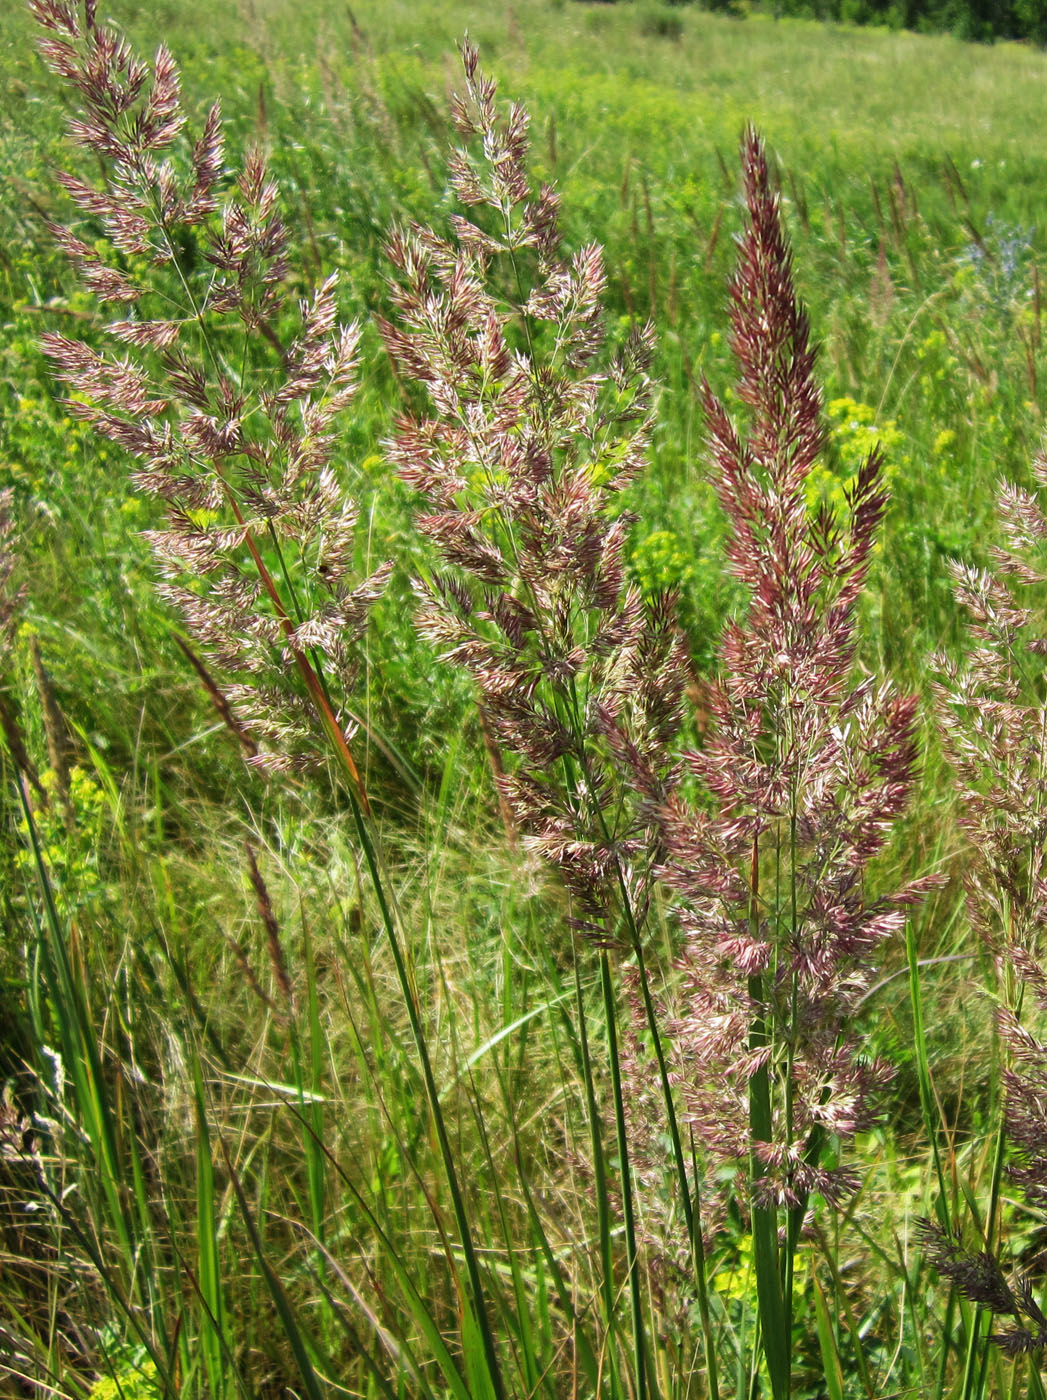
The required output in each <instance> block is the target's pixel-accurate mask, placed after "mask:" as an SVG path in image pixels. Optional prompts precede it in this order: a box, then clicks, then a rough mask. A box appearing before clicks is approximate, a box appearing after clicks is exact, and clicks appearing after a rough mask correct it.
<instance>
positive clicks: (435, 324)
mask: <svg viewBox="0 0 1047 1400" xmlns="http://www.w3.org/2000/svg"><path fill="white" fill-rule="evenodd" d="M463 55H464V63H465V80H466V83H465V93H464V95H463V96H461V97H458V98H456V99H455V104H454V118H455V122H456V125H457V127H458V130H459V132H460V133H461V134H462V135H463V136H464V137H466V138H476V139H477V142H478V144H479V145H480V146H481V148H482V153H481V154H475V155H474V154H473V153H472V152H471V151H470V150H469V149H463V150H461V151H458V152H457V153H456V154H455V156H454V158H453V160H452V165H451V172H452V174H451V178H452V183H453V185H454V188H455V190H456V191H457V193H458V195H459V198H460V199H461V200H462V202H463V204H464V205H465V206H466V207H467V208H468V209H469V211H470V214H472V215H473V218H469V219H467V218H465V217H463V216H460V215H458V216H455V217H454V219H453V221H452V222H453V232H454V236H453V238H452V239H451V240H447V239H444V238H441V237H439V236H437V235H436V234H435V233H433V232H431V231H429V230H426V229H421V228H413V229H407V230H404V231H402V232H401V233H399V234H398V235H397V236H396V237H395V238H394V240H393V242H392V245H391V254H392V258H393V262H394V264H395V266H396V269H397V273H398V280H397V282H396V285H395V287H394V290H393V298H394V303H395V306H396V311H397V321H396V324H395V325H387V326H386V327H385V334H386V340H387V343H388V345H389V348H390V351H391V353H392V355H393V357H394V359H395V360H396V362H397V364H398V365H399V367H400V369H401V371H402V372H403V373H404V375H405V376H407V377H409V378H410V379H412V380H413V381H415V382H416V383H417V384H419V385H420V386H422V388H424V390H425V391H426V394H427V396H428V398H429V400H430V404H431V413H430V414H429V415H428V416H425V417H420V418H412V419H405V420H404V421H402V422H401V424H400V430H399V433H398V435H397V438H396V440H395V442H394V443H393V445H392V448H391V453H392V457H393V460H394V461H395V463H396V465H397V466H398V468H399V470H400V473H401V475H402V476H403V478H404V479H405V480H406V481H408V482H409V483H410V484H411V485H413V486H414V487H415V488H416V489H417V490H418V491H419V492H420V493H421V494H422V495H423V496H424V498H425V499H426V501H427V502H428V504H429V510H428V511H427V512H426V513H424V514H422V515H421V516H420V518H419V521H418V523H419V526H420V528H421V529H422V531H423V532H424V533H425V534H427V535H428V536H429V537H430V538H431V539H432V540H433V541H434V542H435V544H436V546H437V548H438V549H439V551H440V554H441V555H442V557H443V559H444V561H445V565H446V567H445V569H444V570H443V571H442V572H440V573H438V574H437V575H436V576H435V577H434V578H432V579H430V580H427V581H425V582H420V583H419V584H418V591H419V594H420V596H421V600H422V614H421V625H422V628H423V630H424V631H425V633H426V634H427V635H428V636H429V637H430V638H431V639H432V640H433V642H434V643H435V644H436V645H437V646H439V647H440V648H441V650H442V652H443V654H444V656H445V657H446V658H447V659H449V660H452V661H454V662H456V663H458V664H460V665H463V666H464V667H466V668H467V670H468V671H469V672H470V674H471V675H472V676H473V678H474V679H475V681H476V684H477V688H478V690H479V693H480V696H481V697H482V699H481V703H482V707H483V711H484V714H485V716H486V719H487V721H488V723H489V724H490V727H491V729H492V731H493V733H494V736H495V738H496V741H497V743H498V744H499V745H500V746H501V747H502V748H503V749H504V750H505V751H506V752H507V753H508V754H510V755H512V762H511V764H510V767H511V771H510V772H508V773H507V774H505V775H504V776H503V777H502V778H501V780H500V782H501V788H502V792H503V794H504V795H505V797H506V798H507V799H508V802H509V804H510V806H511V808H512V810H513V813H514V815H515V817H516V820H517V821H518V823H519V824H520V826H521V828H522V829H523V831H524V832H525V833H526V835H527V837H528V838H529V840H530V842H531V844H532V845H533V847H534V848H535V849H536V850H537V851H539V852H540V853H541V855H542V856H543V857H544V858H546V859H547V860H550V861H551V862H552V863H553V864H554V865H555V866H556V867H557V868H558V869H559V871H560V872H561V874H562V876H563V878H564V880H565V881H566V883H567V885H568V887H569V889H570V890H571V892H572V894H573V895H574V896H575V898H576V900H577V903H578V908H579V911H580V917H579V922H580V923H581V924H583V925H584V926H585V927H586V928H587V930H588V932H589V933H591V934H592V935H593V936H595V937H596V938H597V939H598V940H600V941H604V942H606V941H611V942H616V941H618V942H623V943H624V944H626V945H628V944H629V943H631V942H634V941H635V939H636V937H637V930H638V927H639V924H640V923H641V922H642V918H643V910H644V907H645V905H646V901H647V885H648V879H649V872H650V865H651V852H652V837H653V831H652V828H651V825H650V823H649V822H648V821H645V820H644V819H642V817H641V815H640V813H641V808H640V804H639V803H638V801H637V798H636V795H635V794H634V793H633V792H632V791H631V790H630V785H629V783H628V782H627V781H626V780H625V776H624V775H625V771H626V770H625V769H624V768H623V765H622V763H621V761H620V758H621V753H622V751H623V750H630V751H632V750H635V751H636V753H637V754H638V755H640V756H642V757H643V759H644V760H645V762H646V766H647V768H648V770H649V771H650V772H651V773H652V774H653V775H654V777H653V781H655V783H657V782H659V781H661V780H662V779H663V777H664V773H665V770H666V757H665V752H666V744H667V742H668V740H669V738H670V736H671V735H672V733H673V732H674V730H675V726H676V717H677V710H678V702H679V697H680V693H681V688H682V680H681V678H682V666H681V663H680V655H679V649H678V644H677V640H676V636H677V634H676V629H675V626H674V622H673V616H672V610H671V606H670V604H669V603H666V604H664V605H661V606H656V607H655V608H653V609H651V608H648V607H647V606H646V605H645V603H644V602H643V601H642V599H641V598H640V596H639V594H638V592H637V591H636V589H635V588H632V587H630V586H629V585H627V583H626V581H625V565H624V547H625V542H626V536H627V532H628V529H629V525H630V523H631V521H630V517H629V516H628V515H627V514H625V513H624V512H622V511H621V510H620V509H618V508H617V506H616V498H617V495H618V493H619V492H620V491H621V490H622V488H623V487H624V486H625V485H627V484H628V482H629V481H630V480H631V479H632V478H633V477H634V476H635V475H636V473H637V472H639V471H640V470H641V469H642V468H643V466H644V464H645V461H646V450H647V444H648V437H649V432H650V426H651V410H650V385H649V381H648V378H647V369H648V365H649V361H650V354H651V346H652V333H651V330H650V328H649V327H644V328H643V329H641V330H638V331H636V332H635V333H634V334H633V335H632V336H631V337H630V339H629V342H628V344H627V345H626V346H625V349H624V351H623V353H622V354H621V355H620V356H619V357H618V358H617V359H616V360H615V361H614V363H613V365H612V367H611V369H610V370H609V372H607V373H604V372H601V371H600V370H599V369H597V368H596V367H595V365H596V357H597V354H598V352H599V351H600V349H601V348H602V345H603V339H604V337H603V332H602V329H601V315H600V295H601V292H602V290H603V286H604V275H603V267H602V263H601V258H600V251H599V249H598V248H597V247H596V246H595V245H589V246H587V247H583V248H580V249H578V250H577V252H575V253H574V254H573V255H572V256H570V257H566V256H565V255H564V253H563V252H562V250H561V241H560V234H559V231H558V228H557V210H558V201H557V198H556V195H555V194H554V192H553V191H552V190H551V189H549V188H547V187H545V188H543V189H541V190H540V191H539V192H538V193H537V194H536V195H532V191H531V187H530V182H529V180H528V177H527V173H526V169H525V164H524V162H525V158H526V154H527V149H528V141H527V123H528V119H527V114H526V113H525V112H524V111H523V109H522V108H520V107H519V106H513V108H512V109H511V111H510V114H509V116H508V119H507V120H505V121H504V122H502V121H500V119H499V117H498V113H497V109H496V105H495V86H494V83H493V82H492V81H491V80H489V79H488V78H486V77H484V76H483V74H482V73H481V72H480V70H479V69H478V66H477V54H476V50H475V49H473V48H472V47H470V46H468V45H467V46H466V47H465V49H464V50H463ZM474 220H475V221H474Z"/></svg>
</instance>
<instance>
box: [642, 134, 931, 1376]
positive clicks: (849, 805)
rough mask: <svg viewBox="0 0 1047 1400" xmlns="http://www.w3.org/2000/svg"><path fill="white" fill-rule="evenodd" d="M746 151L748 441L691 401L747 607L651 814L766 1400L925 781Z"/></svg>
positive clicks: (738, 329)
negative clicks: (909, 803) (738, 1234)
mask: <svg viewBox="0 0 1047 1400" xmlns="http://www.w3.org/2000/svg"><path fill="white" fill-rule="evenodd" d="M742 155H743V165H744V180H745V203H746V210H747V221H746V227H745V231H744V234H743V236H742V239H741V243H740V252H739V262H738V269H737V272H736V273H735V276H734V278H733V280H732V283H731V287H730V297H731V310H730V315H731V325H732V332H733V335H732V343H733V348H734V352H735V354H736V355H737V357H738V361H739V365H740V371H741V374H740V381H739V385H738V396H739V398H740V400H741V402H742V404H743V406H744V413H745V415H746V422H745V425H744V426H741V425H736V423H735V422H734V421H733V420H732V418H731V417H730V415H729V414H728V411H727V409H726V408H725V406H724V404H723V403H722V402H721V401H720V400H719V399H718V398H717V397H716V396H715V395H714V394H713V393H712V391H711V390H710V389H709V388H708V386H706V387H705V391H704V400H705V412H706V417H707V423H708V438H709V447H710V453H711V458H712V466H713V473H714V479H715V483H716V486H717V489H718V492H719V498H720V501H721V504H722V506H723V509H724V512H725V514H726V516H727V522H728V527H729V536H728V544H727V551H728V558H729V560H730V564H731V568H732V570H733V572H734V574H735V576H736V577H737V578H738V580H739V581H740V583H741V584H742V586H743V587H744V589H745V593H746V595H747V604H746V607H745V610H744V612H743V613H742V615H741V616H740V617H739V618H738V619H737V620H736V621H734V622H731V623H730V624H729V625H728V626H727V628H726V631H725V633H724V637H723V641H722V644H721V648H720V668H719V678H718V679H717V680H716V681H715V683H714V684H712V685H711V686H710V687H709V691H708V701H707V703H708V709H709V714H710V717H711V724H710V733H709V738H708V740H707V742H706V744H705V746H704V748H703V749H702V750H701V751H700V752H694V753H690V754H688V755H686V756H685V760H684V761H685V763H686V766H687V768H688V769H689V771H690V774H691V775H692V777H693V778H694V779H696V780H697V782H698V784H699V785H700V786H701V788H703V789H704V791H705V794H706V799H705V800H703V802H702V805H700V806H698V807H695V806H693V805H692V804H691V803H690V802H689V801H688V800H687V799H686V797H685V796H684V795H683V792H682V790H680V791H678V792H677V793H676V794H675V795H674V796H673V797H672V798H671V799H670V801H669V802H667V803H665V804H664V805H663V807H662V809H661V812H660V820H661V830H662V836H663V839H664V842H665V846H666V850H667V852H668V854H667V858H666V860H665V862H664V866H663V869H662V875H663V878H664V879H665V881H666V882H667V883H668V885H669V886H670V887H671V888H672V889H673V891H674V892H675V894H676V896H677V901H678V909H679V916H680V919H681V922H682V925H683V947H682V956H681V963H680V973H681V983H680V987H679V1003H678V1005H679V1007H680V1008H682V1009H680V1010H678V1012H677V1014H676V1015H675V1016H674V1018H673V1020H672V1022H671V1024H669V1025H668V1026H667V1027H666V1043H667V1051H668V1055H669V1058H670V1064H671V1068H672V1073H673V1077H674V1079H675V1080H676V1082H677V1084H678V1086H679V1092H680V1096H681V1102H682V1105H683V1108H684V1113H685V1116H686V1118H687V1120H688V1121H689V1123H690V1124H691V1125H692V1127H693V1130H694V1135H695V1140H696V1142H697V1145H698V1148H699V1150H700V1152H702V1153H703V1154H704V1158H705V1160H706V1161H707V1162H708V1163H710V1164H712V1165H716V1164H723V1163H737V1164H739V1165H740V1166H741V1168H742V1179H743V1180H745V1181H746V1183H747V1184H746V1186H745V1187H744V1188H743V1189H742V1191H741V1193H740V1194H741V1195H742V1197H743V1201H744V1198H745V1197H746V1196H749V1197H751V1203H752V1207H753V1224H754V1233H755V1245H756V1263H757V1276H758V1285H759V1294H760V1311H761V1325H762V1329H763V1339H764V1344H765V1346H766V1347H767V1350H768V1361H769V1363H770V1369H771V1375H772V1380H773V1381H774V1392H775V1395H776V1397H778V1396H781V1395H785V1394H787V1393H788V1356H787V1346H788V1308H789V1298H790V1292H791V1282H790V1278H791V1274H790V1270H791V1258H792V1251H793V1250H794V1249H795V1245H796V1242H797V1239H798V1234H799V1229H800V1226H801V1224H802V1221H803V1216H804V1213H805V1211H806V1209H807V1205H808V1201H809V1198H810V1196H811V1194H812V1192H819V1193H821V1194H822V1195H823V1196H825V1197H826V1198H827V1199H829V1200H830V1201H838V1200H840V1199H841V1198H842V1197H843V1196H845V1195H846V1193H847V1192H848V1191H850V1190H851V1189H852V1187H853V1185H854V1180H855V1176H854V1173H853V1171H852V1170H850V1169H849V1168H847V1167H845V1166H841V1165H836V1164H835V1161H836V1158H837V1157H838V1155H839V1149H840V1144H841V1142H842V1141H843V1140H846V1139H847V1138H849V1137H851V1136H853V1134H854V1133H855V1132H857V1131H858V1130H859V1129H861V1128H862V1127H863V1126H864V1125H865V1124H867V1123H868V1122H869V1121H870V1120H871V1118H872V1116H873V1114H874V1112H875V1107H874V1105H875V1093H876V1090H877V1089H878V1088H879V1086H880V1085H881V1084H882V1082H883V1080H884V1078H885V1075H886V1073H887V1071H886V1069H885V1067H884V1066H883V1065H882V1064H881V1063H879V1062H878V1061H876V1060H875V1059H869V1058H867V1057H865V1056H864V1055H863V1054H862V1052H861V1038H860V1034H859V1032H858V1030H857V1028H856V1026H855V1017H856V1015H857V1012H858V1007H859V1003H860V1001H861V998H862V996H863V995H864V993H865V992H866V991H867V990H868V988H869V986H870V978H871V975H872V973H873V969H874V967H875V963H876V958H877V954H878V951H879V945H880V944H881V943H882V941H883V940H884V939H885V938H886V937H887V936H888V935H889V934H891V933H893V932H894V931H896V930H897V929H898V928H899V927H900V926H901V925H902V923H903V921H904V919H905V915H906V908H907V907H908V906H909V905H910V904H911V903H912V902H913V901H914V900H915V899H916V898H917V897H918V895H919V893H920V890H921V886H920V885H910V886H908V887H906V888H904V889H901V890H899V891H897V892H894V893H891V894H886V895H881V896H872V895H870V893H869V892H868V891H867V890H866V888H865V875H866V869H867V867H868V864H869V861H870V859H871V858H872V857H873V856H874V855H875V854H876V852H877V851H879V850H880V849H881V847H882V846H883V844H884V841H885V840H886V838H887V835H888V833H889V831H890V829H891V825H892V823H893V822H894V820H895V819H896V818H897V817H898V815H899V814H900V813H901V812H902V810H903V808H904V806H905V803H906V800H907V797H908V793H909V789H910V786H911V782H912V778H913V770H914V766H915V762H916V744H915V735H914V703H915V702H914V700H913V699H911V698H908V697H900V696H898V695H896V694H894V692H893V691H892V689H891V687H890V686H889V685H887V684H882V683H879V682H877V681H875V680H873V679H870V678H868V677H865V676H862V675H859V674H858V672H857V669H856V665H855V643H856V606H857V603H858V599H859V594H860V591H861V588H862V585H863V583H864V581H865V578H866V574H867V571H868V566H869V560H870V556H871V552H872V549H873V546H874V543H875V538H876V532H877V528H878V526H879V524H880V521H881V518H882V515H883V511H884V506H885V503H886V495H885V492H884V489H883V483H882V463H881V457H880V454H879V452H873V453H872V455H871V456H870V458H869V460H868V461H867V462H866V463H865V464H864V465H863V467H862V468H861V470H860V472H859V473H858V476H857V478H856V480H855V482H854V485H853V487H852V488H851V491H850V496H849V503H848V509H847V510H846V511H843V512H841V516H842V518H838V517H837V516H836V515H835V514H834V513H833V512H832V511H830V510H829V509H828V508H827V507H818V508H812V507H811V505H810V503H809V499H808V482H809V477H810V474H811V470H812V468H813V467H814V465H815V463H816V461H817V459H818V457H819V454H820V453H821V451H822V449H823V446H824V438H823V428H822V423H821V397H820V392H819V389H818V387H817V384H816V382H815V379H814V361H815V351H814V349H813V348H812V346H811V344H810V340H809V329H808V320H807V316H806V314H805V312H804V310H803V308H802V306H801V305H800V304H799V302H798V300H797V297H796V293H795V290H794V286H793V278H792V268H791V256H790V252H789V248H788V245H787V243H786V239H785V235H784V232H783V229H782V223H781V218H780V213H779V203H778V198H777V195H776V194H775V193H774V192H773V191H772V189H771V184H770V180H769V177H768V170H767V163H766V159H765V156H764V150H763V147H762V144H761V142H760V140H759V139H758V137H757V136H756V135H755V133H753V132H752V131H750V132H748V133H747V135H746V137H745V139H744V142H743V152H742ZM783 1209H784V1210H785V1211H786V1212H787V1215H788V1221H789V1227H790V1228H789V1230H788V1233H787V1236H786V1241H787V1243H786V1247H785V1252H784V1254H780V1253H779V1244H778V1212H779V1210H783ZM783 1281H784V1284H785V1287H784V1292H783V1287H782V1284H783ZM774 1348H777V1349H779V1351H778V1354H777V1355H775V1354H773V1349H774Z"/></svg>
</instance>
